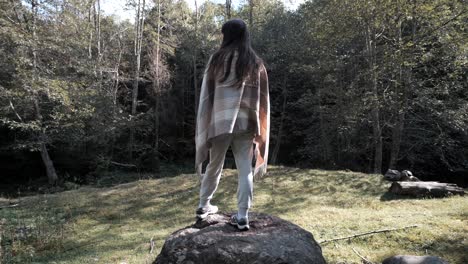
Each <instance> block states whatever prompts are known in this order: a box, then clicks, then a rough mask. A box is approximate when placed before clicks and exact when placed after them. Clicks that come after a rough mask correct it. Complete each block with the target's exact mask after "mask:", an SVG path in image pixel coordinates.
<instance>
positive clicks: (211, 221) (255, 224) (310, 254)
mask: <svg viewBox="0 0 468 264" xmlns="http://www.w3.org/2000/svg"><path fill="white" fill-rule="evenodd" d="M229 216H230V214H215V215H210V216H208V217H207V218H206V219H205V220H203V221H197V222H196V223H195V224H193V225H192V226H188V227H186V228H183V229H181V230H178V231H176V232H174V233H173V234H171V235H170V236H169V237H168V238H167V239H166V242H165V243H164V246H163V248H162V250H161V253H160V254H159V256H158V257H157V258H156V260H155V261H154V262H153V264H163V263H164V264H171V263H174V264H175V263H185V264H202V263H203V264H210V263H223V264H231V263H242V264H263V263H265V264H266V263H268V264H293V263H294V264H302V263H304V264H321V263H326V262H325V259H324V258H323V255H322V249H321V248H320V246H319V245H318V243H317V242H316V241H315V240H314V237H313V236H312V234H311V233H310V232H308V231H306V230H304V229H302V228H300V227H299V226H297V225H294V224H292V223H290V222H288V221H285V220H282V219H280V218H278V217H274V216H270V215H266V214H258V213H250V214H249V219H250V230H249V231H239V230H238V229H237V228H236V227H234V226H232V225H230V224H229Z"/></svg>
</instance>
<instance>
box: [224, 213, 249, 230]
mask: <svg viewBox="0 0 468 264" xmlns="http://www.w3.org/2000/svg"><path fill="white" fill-rule="evenodd" d="M229 223H230V224H231V225H233V226H237V228H238V229H239V230H241V231H247V230H249V229H250V226H249V218H239V219H238V218H237V214H233V215H231V219H230V220H229Z"/></svg>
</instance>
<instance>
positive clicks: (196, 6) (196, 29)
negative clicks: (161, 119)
mask: <svg viewBox="0 0 468 264" xmlns="http://www.w3.org/2000/svg"><path fill="white" fill-rule="evenodd" d="M197 40H198V5H197V1H196V0H195V43H197ZM197 55H198V54H197V45H194V47H193V59H192V60H193V86H194V88H195V89H194V90H195V113H197V111H198V100H199V93H200V92H199V89H198V79H197Z"/></svg>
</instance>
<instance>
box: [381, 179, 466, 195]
mask: <svg viewBox="0 0 468 264" xmlns="http://www.w3.org/2000/svg"><path fill="white" fill-rule="evenodd" d="M388 191H389V192H391V193H395V194H400V195H411V196H433V197H444V196H449V195H454V194H459V195H462V196H463V195H464V194H465V191H464V190H463V188H461V187H458V186H457V185H456V184H453V183H441V182H402V181H398V182H394V183H392V185H391V186H390V189H389V190H388Z"/></svg>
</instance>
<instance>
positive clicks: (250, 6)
mask: <svg viewBox="0 0 468 264" xmlns="http://www.w3.org/2000/svg"><path fill="white" fill-rule="evenodd" d="M253 9H254V0H249V27H250V30H252V29H253Z"/></svg>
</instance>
